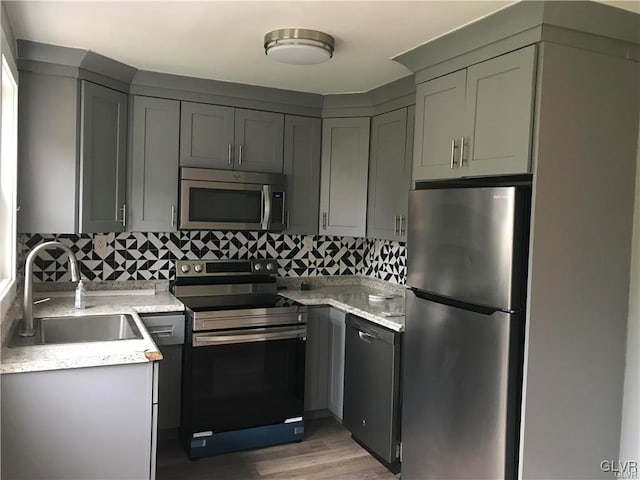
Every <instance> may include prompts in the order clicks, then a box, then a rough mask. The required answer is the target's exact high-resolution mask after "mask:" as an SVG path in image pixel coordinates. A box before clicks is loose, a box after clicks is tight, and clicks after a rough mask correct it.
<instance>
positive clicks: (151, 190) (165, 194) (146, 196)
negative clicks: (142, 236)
mask: <svg viewBox="0 0 640 480" xmlns="http://www.w3.org/2000/svg"><path fill="white" fill-rule="evenodd" d="M179 128H180V102H178V101H176V100H164V99H160V98H152V97H141V96H136V97H134V98H133V109H132V125H131V144H130V145H131V148H130V157H129V168H128V180H129V182H128V194H127V198H128V199H129V204H128V209H127V210H128V222H129V223H128V225H127V230H129V231H135V232H172V231H175V230H176V215H177V206H178V157H179V152H178V148H179V142H180V138H179V134H178V132H179Z"/></svg>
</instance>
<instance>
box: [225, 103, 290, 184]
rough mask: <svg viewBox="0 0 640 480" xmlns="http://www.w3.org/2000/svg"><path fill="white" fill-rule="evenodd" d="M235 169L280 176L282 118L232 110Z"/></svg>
mask: <svg viewBox="0 0 640 480" xmlns="http://www.w3.org/2000/svg"><path fill="white" fill-rule="evenodd" d="M235 132H236V154H235V160H236V163H235V169H236V170H242V171H245V172H264V173H282V152H283V136H284V115H283V114H281V113H272V112H260V111H257V110H243V109H241V108H237V109H236V129H235Z"/></svg>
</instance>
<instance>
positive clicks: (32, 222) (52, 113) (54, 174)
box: [18, 72, 80, 233]
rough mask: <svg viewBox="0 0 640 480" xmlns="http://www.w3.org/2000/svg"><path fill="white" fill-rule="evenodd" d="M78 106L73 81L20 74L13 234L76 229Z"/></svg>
mask: <svg viewBox="0 0 640 480" xmlns="http://www.w3.org/2000/svg"><path fill="white" fill-rule="evenodd" d="M79 104H80V98H79V96H78V82H77V80H76V79H74V78H69V77H61V76H54V75H41V74H36V73H31V72H20V90H19V99H18V131H19V133H20V134H19V135H18V156H19V158H18V205H20V210H19V211H18V231H19V232H28V233H37V232H50V233H74V232H77V231H78V224H77V208H78V185H77V167H78V161H77V145H78V143H77V136H78V125H79V118H78V111H79ZM51 145H55V146H56V148H51Z"/></svg>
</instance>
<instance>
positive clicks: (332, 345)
mask: <svg viewBox="0 0 640 480" xmlns="http://www.w3.org/2000/svg"><path fill="white" fill-rule="evenodd" d="M329 325H330V327H329V351H330V356H329V378H328V386H329V392H328V403H329V405H328V408H329V411H330V412H331V413H333V415H334V416H335V417H336V418H338V419H339V420H340V421H342V409H343V403H344V345H345V331H346V327H345V313H344V312H342V311H340V310H337V309H335V308H331V309H329Z"/></svg>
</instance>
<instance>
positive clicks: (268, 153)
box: [180, 102, 284, 173]
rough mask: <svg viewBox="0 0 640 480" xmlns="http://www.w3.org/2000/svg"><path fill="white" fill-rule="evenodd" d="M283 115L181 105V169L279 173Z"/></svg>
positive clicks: (186, 103) (281, 153)
mask: <svg viewBox="0 0 640 480" xmlns="http://www.w3.org/2000/svg"><path fill="white" fill-rule="evenodd" d="M283 135H284V115H283V114H281V113H273V112H263V111H259V110H246V109H242V108H233V107H225V106H220V105H209V104H205V103H193V102H182V105H181V113H180V166H181V167H200V168H217V169H225V170H242V171H253V172H265V173H282V156H283Z"/></svg>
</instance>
